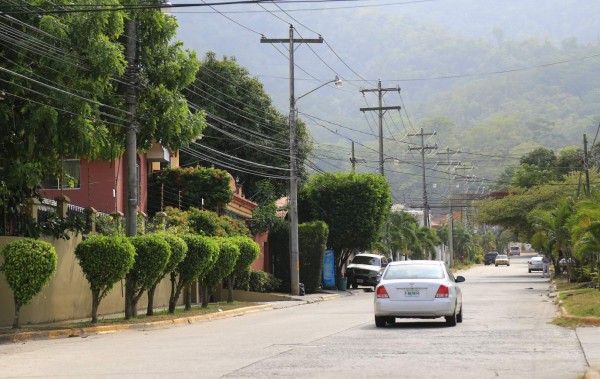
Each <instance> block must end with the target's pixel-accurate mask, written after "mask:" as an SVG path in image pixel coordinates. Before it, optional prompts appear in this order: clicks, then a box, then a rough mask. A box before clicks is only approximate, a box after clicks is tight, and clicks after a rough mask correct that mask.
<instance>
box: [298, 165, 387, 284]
mask: <svg viewBox="0 0 600 379" xmlns="http://www.w3.org/2000/svg"><path fill="white" fill-rule="evenodd" d="M301 192H302V194H301V196H300V201H303V202H305V204H304V205H303V206H299V209H301V210H304V212H305V213H307V214H304V215H303V214H302V213H300V216H301V218H303V220H305V221H311V220H321V221H324V222H325V223H326V224H327V225H328V226H329V238H328V245H329V246H331V247H332V248H333V250H334V252H335V255H336V274H337V275H338V277H341V276H342V269H343V267H344V266H345V265H346V262H347V261H348V258H349V257H350V256H351V255H352V254H354V253H356V252H358V251H361V250H367V249H369V248H371V247H372V246H373V245H374V244H376V243H377V242H378V241H379V239H380V237H381V230H382V226H383V224H384V223H385V221H386V219H387V217H388V214H389V212H390V206H391V202H392V201H391V196H390V186H389V184H388V183H387V181H386V179H385V178H384V177H382V176H381V175H376V174H357V173H350V174H345V173H336V174H333V173H325V174H319V175H315V176H313V177H311V178H310V179H309V181H308V182H307V184H306V185H305V186H304V187H303V188H302V190H301Z"/></svg>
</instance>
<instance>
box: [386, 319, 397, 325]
mask: <svg viewBox="0 0 600 379" xmlns="http://www.w3.org/2000/svg"><path fill="white" fill-rule="evenodd" d="M387 323H388V324H390V325H394V324H395V323H396V317H388V318H387Z"/></svg>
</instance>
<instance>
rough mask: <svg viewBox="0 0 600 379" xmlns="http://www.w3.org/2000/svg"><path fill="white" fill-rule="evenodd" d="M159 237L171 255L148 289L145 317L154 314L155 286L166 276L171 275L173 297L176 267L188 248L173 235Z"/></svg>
mask: <svg viewBox="0 0 600 379" xmlns="http://www.w3.org/2000/svg"><path fill="white" fill-rule="evenodd" d="M158 235H159V236H160V237H162V238H163V239H164V240H165V241H166V242H167V243H168V244H169V247H170V248H171V255H170V257H169V261H168V262H167V265H166V266H165V269H164V270H163V272H162V274H161V276H160V277H159V278H158V279H157V280H156V282H154V284H153V285H152V287H150V288H149V289H148V309H147V311H146V315H147V316H152V315H153V314H154V292H155V290H156V286H157V285H158V283H160V281H161V280H162V279H163V278H164V277H165V275H167V274H171V297H172V296H174V293H175V281H176V273H175V270H176V269H177V266H178V265H179V263H181V261H183V259H184V258H185V255H186V254H187V250H188V247H187V245H186V244H185V241H184V240H183V239H181V237H178V236H176V235H173V234H169V233H159V234H158Z"/></svg>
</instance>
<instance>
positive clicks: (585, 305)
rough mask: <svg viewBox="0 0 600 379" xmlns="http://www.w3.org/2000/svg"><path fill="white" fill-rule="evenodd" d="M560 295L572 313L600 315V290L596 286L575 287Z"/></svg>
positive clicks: (589, 315) (579, 315) (583, 315)
mask: <svg viewBox="0 0 600 379" xmlns="http://www.w3.org/2000/svg"><path fill="white" fill-rule="evenodd" d="M559 296H560V299H561V300H562V301H563V306H564V307H565V309H566V310H567V312H568V313H569V314H570V315H572V316H578V317H600V291H598V290H596V289H594V288H584V289H575V290H571V291H569V292H564V293H561V294H560V295H559Z"/></svg>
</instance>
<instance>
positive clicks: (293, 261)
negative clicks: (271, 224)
mask: <svg viewBox="0 0 600 379" xmlns="http://www.w3.org/2000/svg"><path fill="white" fill-rule="evenodd" d="M330 83H335V87H336V88H340V87H342V81H341V80H340V79H339V78H338V77H337V75H336V77H335V79H333V80H330V81H328V82H325V83H323V84H321V85H320V86H318V87H316V88H314V89H312V90H310V91H308V92H307V93H305V94H304V95H301V96H298V98H297V99H296V98H295V97H294V84H293V80H292V81H291V85H290V197H289V206H290V211H289V212H290V213H289V214H290V280H291V293H292V295H299V294H300V259H299V256H300V254H299V252H300V246H299V243H298V171H297V167H296V157H297V156H298V139H297V132H296V123H297V119H296V117H297V113H298V108H297V107H296V101H297V100H300V99H301V98H303V97H304V96H306V95H308V94H310V93H313V92H314V91H316V90H318V89H319V88H322V87H324V86H326V85H327V84H330Z"/></svg>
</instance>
